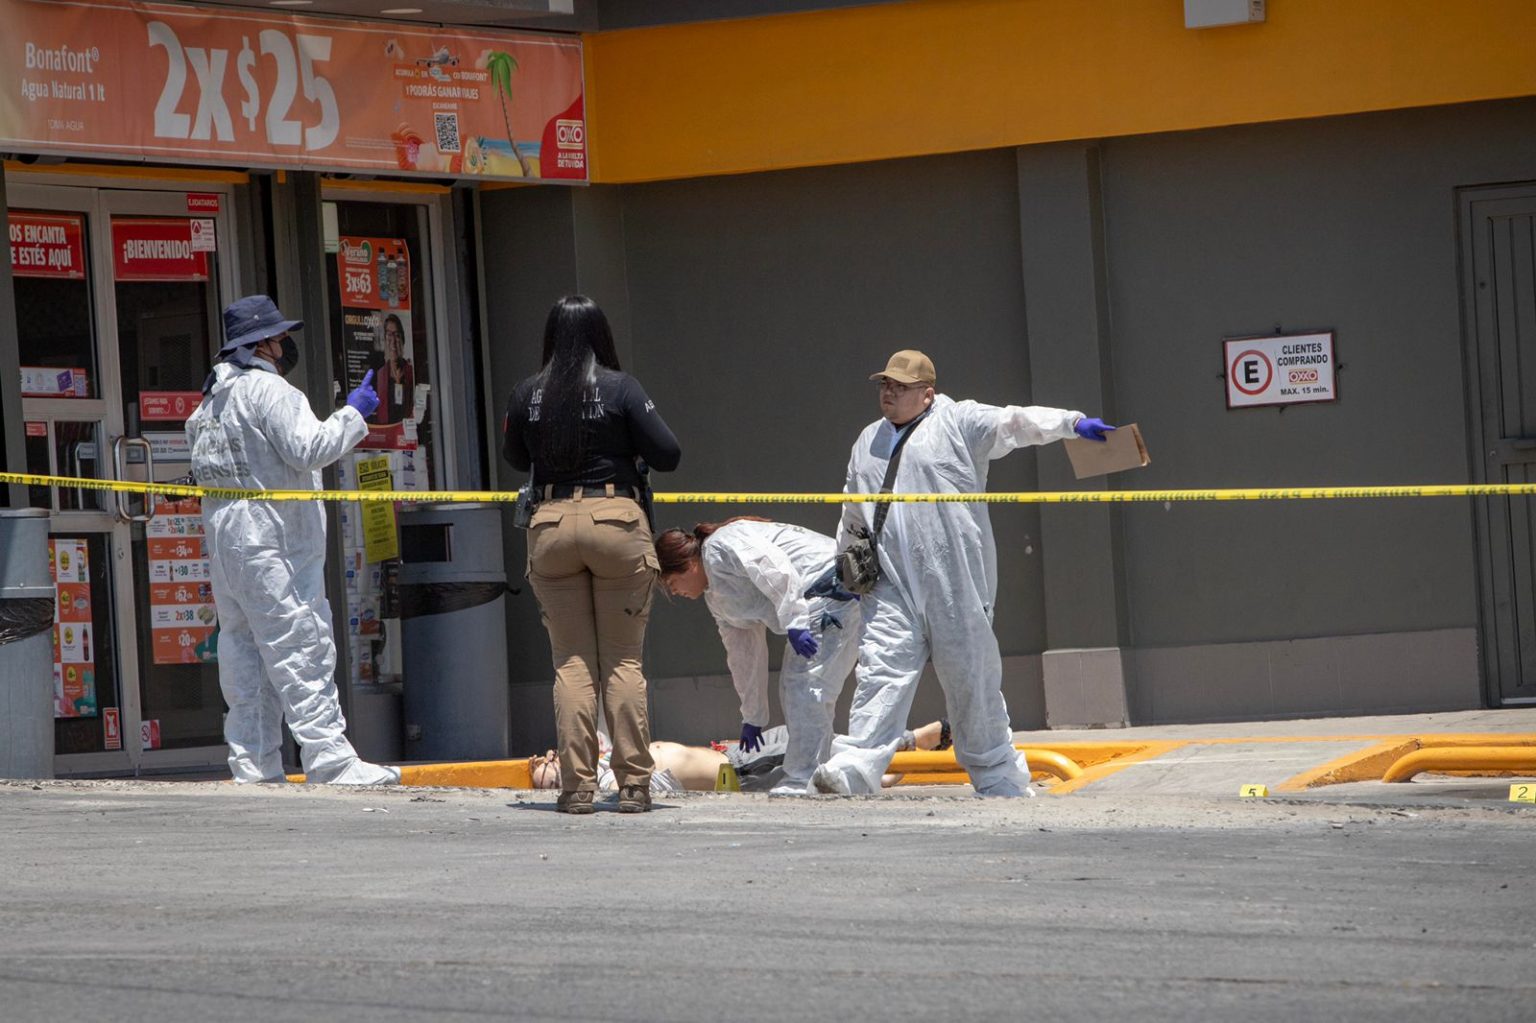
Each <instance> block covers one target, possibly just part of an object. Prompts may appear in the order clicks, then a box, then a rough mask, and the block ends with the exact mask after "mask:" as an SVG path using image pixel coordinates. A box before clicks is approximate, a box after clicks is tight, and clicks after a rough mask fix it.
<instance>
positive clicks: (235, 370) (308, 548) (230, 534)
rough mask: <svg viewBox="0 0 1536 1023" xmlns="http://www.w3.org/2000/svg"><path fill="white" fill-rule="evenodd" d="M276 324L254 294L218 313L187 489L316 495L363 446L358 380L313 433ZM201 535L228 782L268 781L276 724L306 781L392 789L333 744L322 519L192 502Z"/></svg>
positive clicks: (369, 394)
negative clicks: (220, 327)
mask: <svg viewBox="0 0 1536 1023" xmlns="http://www.w3.org/2000/svg"><path fill="white" fill-rule="evenodd" d="M302 326H303V324H302V323H300V322H299V321H297V320H288V319H284V318H283V314H282V313H281V312H279V311H278V308H277V306H276V304H274V303H273V301H272V300H271V299H270V298H268V297H267V296H265V295H251V296H248V297H246V298H242V299H240V300H238V301H236V302H235V303H233V304H232V305H230V307H229V308H228V309H226V310H224V336H225V344H224V347H223V348H222V349H221V350H220V351H219V359H218V362H217V364H216V365H215V366H214V371H213V374H212V375H211V376H210V377H209V379H208V382H207V383H206V384H204V386H203V391H204V393H203V401H202V404H200V405H199V406H198V407H197V410H196V411H195V412H193V413H192V416H191V418H189V419H188V420H187V439H188V442H189V443H190V445H191V449H192V475H193V478H194V479H195V480H196V482H197V483H198V485H200V486H206V487H227V488H237V489H242V490H318V489H320V471H319V470H320V469H321V468H322V467H323V466H327V465H330V464H331V463H332V462H334V461H336V459H338V458H340V457H341V456H342V455H343V454H345V453H346V452H348V451H350V450H351V449H352V448H353V447H354V446H356V444H357V443H358V442H359V441H360V440H362V439H363V437H364V436H366V434H367V432H368V428H367V427H366V426H364V425H363V420H364V419H365V418H367V416H368V415H369V413H371V412H372V411H373V410H374V408H376V407H377V406H378V403H379V399H378V396H377V395H376V394H375V393H374V391H373V388H372V386H371V378H372V376H373V374H372V372H370V373H369V374H368V376H367V377H366V378H364V380H363V382H362V384H360V385H359V386H358V387H357V389H356V390H354V391H353V392H352V393H351V394H350V395H348V397H347V404H346V405H344V406H343V407H341V408H339V409H337V410H336V411H335V412H334V413H333V414H332V415H331V416H330V418H328V419H326V420H325V421H324V422H322V421H320V420H318V419H316V418H315V416H314V413H312V412H311V411H310V408H309V402H308V400H307V399H306V398H305V397H304V393H303V392H302V391H300V390H299V389H298V388H296V387H294V386H293V385H292V384H290V383H288V382H287V381H286V380H284V379H283V375H284V374H285V373H287V372H288V370H289V369H291V368H292V367H293V365H294V364H295V363H296V362H297V360H298V349H297V346H296V345H295V344H294V341H293V339H292V338H291V337H290V336H289V332H290V331H293V330H298V329H299V328H300V327H302ZM203 529H204V533H205V536H206V544H207V549H208V561H209V568H210V571H211V576H210V581H211V583H212V586H213V600H214V605H215V607H216V609H217V610H218V615H219V640H218V644H219V645H218V657H219V688H220V689H222V690H223V693H224V702H225V703H226V704H228V706H229V712H228V714H227V715H226V716H225V719H224V739H225V741H226V742H227V743H228V744H229V770H230V773H231V774H232V775H234V779H235V781H237V782H280V781H283V780H284V774H283V762H282V741H283V734H282V722H283V720H284V719H285V718H286V719H287V721H288V728H289V730H290V731H292V732H293V737H294V739H296V740H297V741H298V744H299V755H300V758H301V761H302V763H303V766H304V773H305V775H306V776H307V780H309V781H311V782H326V783H331V784H338V785H381V784H394V783H398V782H399V780H400V771H399V769H398V768H394V767H381V766H379V765H377V764H370V763H368V762H366V761H364V760H362V759H360V758H359V757H358V755H357V752H356V751H355V750H354V749H353V748H352V744H351V743H350V742H349V741H347V737H346V727H347V722H346V719H345V718H344V717H343V716H342V713H341V704H340V702H339V701H338V700H337V696H336V683H335V680H334V679H333V678H332V675H333V673H334V671H335V668H336V645H335V643H334V642H333V641H332V639H331V605H330V602H329V601H327V600H326V598H325V511H324V510H323V509H322V508H321V506H320V502H318V501H263V500H245V499H242V500H223V499H216V498H211V497H210V498H207V499H205V500H204V501H203Z"/></svg>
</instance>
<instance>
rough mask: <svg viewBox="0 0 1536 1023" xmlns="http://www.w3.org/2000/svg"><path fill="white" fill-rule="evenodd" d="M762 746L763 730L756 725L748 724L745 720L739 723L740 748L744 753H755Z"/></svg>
mask: <svg viewBox="0 0 1536 1023" xmlns="http://www.w3.org/2000/svg"><path fill="white" fill-rule="evenodd" d="M762 748H763V730H762V729H761V728H759V727H757V726H756V725H749V724H747V723H746V722H745V721H743V722H742V723H741V749H742V751H743V752H745V753H756V752H757V751H758V750H760V749H762Z"/></svg>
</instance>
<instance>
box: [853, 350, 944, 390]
mask: <svg viewBox="0 0 1536 1023" xmlns="http://www.w3.org/2000/svg"><path fill="white" fill-rule="evenodd" d="M881 377H889V378H890V379H892V380H894V381H896V382H897V383H898V384H927V385H928V386H929V387H932V386H934V385H936V384H937V383H938V374H937V373H935V372H934V371H933V360H932V359H930V358H928V356H926V355H924V354H923V353H922V352H919V351H917V350H916V349H913V348H904V349H902V350H901V351H899V352H897V353H896V354H895V355H893V356H891V361H889V362H887V363H886V364H885V368H884V369H882V370H881V371H880V372H878V373H871V374H870V375H869V379H871V380H879V379H880V378H881Z"/></svg>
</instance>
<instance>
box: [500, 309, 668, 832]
mask: <svg viewBox="0 0 1536 1023" xmlns="http://www.w3.org/2000/svg"><path fill="white" fill-rule="evenodd" d="M502 455H503V456H504V457H505V458H506V459H507V461H508V462H510V463H511V464H512V467H513V468H514V469H518V470H520V471H530V470H531V471H532V473H533V478H532V480H531V482H532V484H533V488H534V496H535V499H536V500H537V501H538V505H537V507H536V509H535V511H534V513H533V517H532V520H531V521H530V523H529V527H528V579H529V582H530V583H532V585H533V592H534V594H535V596H537V597H538V600H539V606H540V608H541V609H542V610H543V612H544V614H543V618H544V626H545V628H546V629H547V630H548V632H549V643H550V647H551V652H552V653H553V656H554V666H555V725H556V729H557V732H558V736H559V747H560V750H559V753H560V768H561V770H560V777H561V793H560V799H559V803H558V805H559V808H560V809H561V810H563V811H564V812H566V813H591V812H592V794H593V792H594V791H595V790H596V788H597V758H598V748H597V701H598V698H599V697H601V699H602V701H603V710H604V714H605V716H606V718H607V720H608V728H609V730H610V733H611V734H612V737H613V757H612V761H611V765H612V768H613V773H614V778H615V780H616V781H617V782H618V785H619V810H620V811H621V812H625V813H641V812H644V811H646V810H649V809H650V808H651V795H650V779H651V769H652V762H651V754H650V748H649V747H650V742H651V733H650V722H649V719H648V715H647V711H646V682H645V675H644V673H643V671H642V670H641V663H640V662H641V653H642V651H643V649H644V646H645V626H646V621H647V620H648V618H649V617H650V609H651V594H652V590H653V589H654V587H655V583H656V572H657V568H656V553H655V550H654V549H653V548H652V546H651V527H650V523H649V522H648V521H647V519H646V515H645V512H644V511H643V509H642V508H641V506H640V503H639V498H640V496H641V488H642V487H643V485H644V478H643V475H642V469H641V466H640V463H641V462H642V461H643V462H644V463H645V464H646V465H649V466H650V467H652V468H654V469H658V470H660V471H662V472H669V471H671V470H672V469H675V468H677V463H678V460H679V458H680V457H681V451H680V449H679V448H678V444H677V438H676V437H674V436H673V435H672V431H671V430H670V429H668V428H667V424H666V422H665V421H664V420H663V419H662V418H661V416H660V414H659V413H657V411H656V405H655V403H654V402H652V401H651V400H650V399H649V398H648V397H647V396H646V393H645V389H644V388H642V387H641V386H640V382H639V381H637V380H635V379H634V378H633V377H631V376H629V375H628V374H626V373H624V372H623V371H622V370H620V369H619V359H618V356H617V354H616V353H615V352H614V347H613V332H612V330H611V329H610V328H609V326H608V318H607V317H606V316H604V315H603V311H602V309H600V308H598V305H597V303H596V302H593V301H592V300H591V299H590V298H586V297H585V296H582V295H572V296H569V297H566V298H562V299H561V300H560V301H558V302H556V303H555V306H554V308H553V309H551V310H550V312H549V319H548V320H547V321H546V322H545V325H544V368H543V369H541V370H540V371H539V372H538V373H536V374H534V375H533V376H531V377H529V378H528V379H527V380H524V381H523V382H522V383H520V384H518V385H517V387H516V388H514V389H513V391H512V398H511V401H509V402H508V405H507V416H506V422H505V425H504V436H503V441H502Z"/></svg>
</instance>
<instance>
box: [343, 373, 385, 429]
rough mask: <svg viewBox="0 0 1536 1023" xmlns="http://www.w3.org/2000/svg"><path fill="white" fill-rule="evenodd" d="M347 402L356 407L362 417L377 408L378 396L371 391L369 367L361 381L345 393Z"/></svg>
mask: <svg viewBox="0 0 1536 1023" xmlns="http://www.w3.org/2000/svg"><path fill="white" fill-rule="evenodd" d="M347 404H348V405H351V406H352V407H353V408H355V409H357V412H358V415H360V416H362V417H363V418H364V419H367V418H368V417H369V416H371V415H373V414H374V412H375V411H377V410H378V407H379V396H378V395H377V394H375V393H374V392H373V370H371V369H370V370H369V371H368V375H367V376H365V377H363V382H362V383H360V384H358V385H357V387H355V388H353V390H352V393H351V394H349V395H347Z"/></svg>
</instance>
